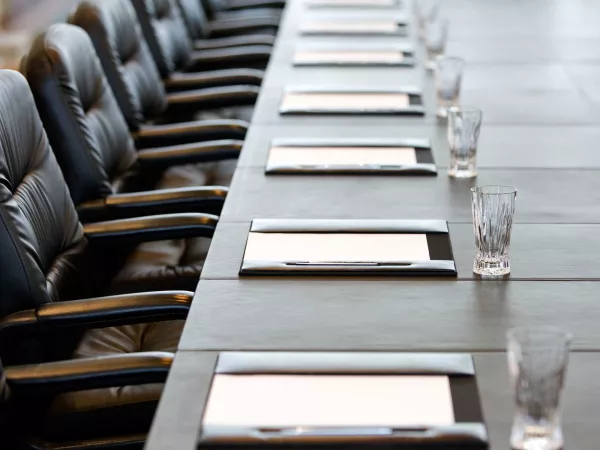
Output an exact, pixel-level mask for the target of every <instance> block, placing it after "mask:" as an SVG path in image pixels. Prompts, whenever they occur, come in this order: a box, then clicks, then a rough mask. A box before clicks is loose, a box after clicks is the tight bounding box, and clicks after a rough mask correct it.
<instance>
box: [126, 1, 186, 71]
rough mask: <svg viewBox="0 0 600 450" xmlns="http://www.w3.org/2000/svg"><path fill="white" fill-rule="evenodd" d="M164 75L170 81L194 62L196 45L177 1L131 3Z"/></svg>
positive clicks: (157, 64) (159, 69)
mask: <svg viewBox="0 0 600 450" xmlns="http://www.w3.org/2000/svg"><path fill="white" fill-rule="evenodd" d="M131 2H132V3H133V5H134V7H135V11H136V13H137V15H138V20H139V21H140V25H141V26H142V32H143V34H144V37H145V38H146V42H147V43H148V46H149V47H150V52H151V53H152V56H153V57H154V61H155V63H156V66H157V67H158V71H159V72H160V75H161V76H162V77H163V78H164V79H167V78H169V77H170V75H171V74H172V73H173V72H175V71H177V70H180V69H181V68H184V67H185V66H186V65H187V64H188V63H189V61H190V58H191V54H192V50H193V46H192V41H191V39H190V36H189V35H188V31H187V28H186V26H185V22H184V21H183V17H182V16H181V11H180V10H179V6H178V5H177V3H176V0H131Z"/></svg>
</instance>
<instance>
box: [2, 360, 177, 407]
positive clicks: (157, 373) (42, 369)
mask: <svg viewBox="0 0 600 450" xmlns="http://www.w3.org/2000/svg"><path fill="white" fill-rule="evenodd" d="M172 362H173V354H172V353H168V352H140V353H130V354H122V355H111V356H98V357H96V358H82V359H72V360H68V361H58V362H50V363H43V364H30V365H24V366H10V367H6V368H5V375H6V382H7V384H8V386H9V387H10V389H11V391H12V392H13V394H15V395H22V396H27V397H29V396H32V395H36V394H42V393H43V394H58V393H65V392H73V391H83V390H87V389H99V388H106V387H113V386H128V385H139V384H147V383H164V382H165V380H166V379H167V375H168V374H169V369H170V368H171V364H172Z"/></svg>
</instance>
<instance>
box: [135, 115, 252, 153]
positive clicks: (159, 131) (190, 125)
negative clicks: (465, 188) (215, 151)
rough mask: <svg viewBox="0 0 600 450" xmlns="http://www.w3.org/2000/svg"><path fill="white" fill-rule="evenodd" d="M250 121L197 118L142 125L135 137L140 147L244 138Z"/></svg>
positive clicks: (137, 146)
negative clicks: (189, 120) (172, 122)
mask: <svg viewBox="0 0 600 450" xmlns="http://www.w3.org/2000/svg"><path fill="white" fill-rule="evenodd" d="M248 126H249V125H248V122H244V121H243V120H234V119H231V120H229V119H227V120H225V119H223V120H197V121H193V122H181V123H174V124H166V125H142V128H141V129H140V130H139V131H138V132H136V133H135V134H134V135H133V137H134V139H135V145H136V148H138V149H143V148H149V147H163V146H169V145H181V144H191V143H197V142H200V141H212V140H216V139H244V138H245V137H246V133H247V131H248Z"/></svg>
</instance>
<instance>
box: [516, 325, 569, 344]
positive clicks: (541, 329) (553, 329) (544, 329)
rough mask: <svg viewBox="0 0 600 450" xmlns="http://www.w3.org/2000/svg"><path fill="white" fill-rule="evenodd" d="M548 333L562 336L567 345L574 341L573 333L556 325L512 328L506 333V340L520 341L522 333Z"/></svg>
mask: <svg viewBox="0 0 600 450" xmlns="http://www.w3.org/2000/svg"><path fill="white" fill-rule="evenodd" d="M531 332H534V333H535V332H538V333H547V334H552V335H556V336H561V337H562V338H563V339H564V341H565V342H566V343H567V344H570V343H571V342H572V341H573V333H571V332H570V331H569V330H566V329H564V328H562V327H559V326H556V325H520V326H516V327H512V328H510V329H508V330H507V331H506V338H507V339H513V340H515V341H519V339H518V338H517V336H518V335H519V334H521V333H531Z"/></svg>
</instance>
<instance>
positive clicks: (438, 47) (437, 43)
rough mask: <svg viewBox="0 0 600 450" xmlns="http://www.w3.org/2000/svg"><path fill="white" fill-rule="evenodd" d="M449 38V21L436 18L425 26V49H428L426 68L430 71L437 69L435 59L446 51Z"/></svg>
mask: <svg viewBox="0 0 600 450" xmlns="http://www.w3.org/2000/svg"><path fill="white" fill-rule="evenodd" d="M447 38H448V20H447V19H445V18H443V17H439V16H436V17H435V19H433V20H431V21H428V22H426V24H425V47H426V48H427V61H426V62H425V67H426V68H427V69H428V70H434V69H435V58H437V57H438V56H441V55H443V54H444V52H445V51H446V40H447Z"/></svg>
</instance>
